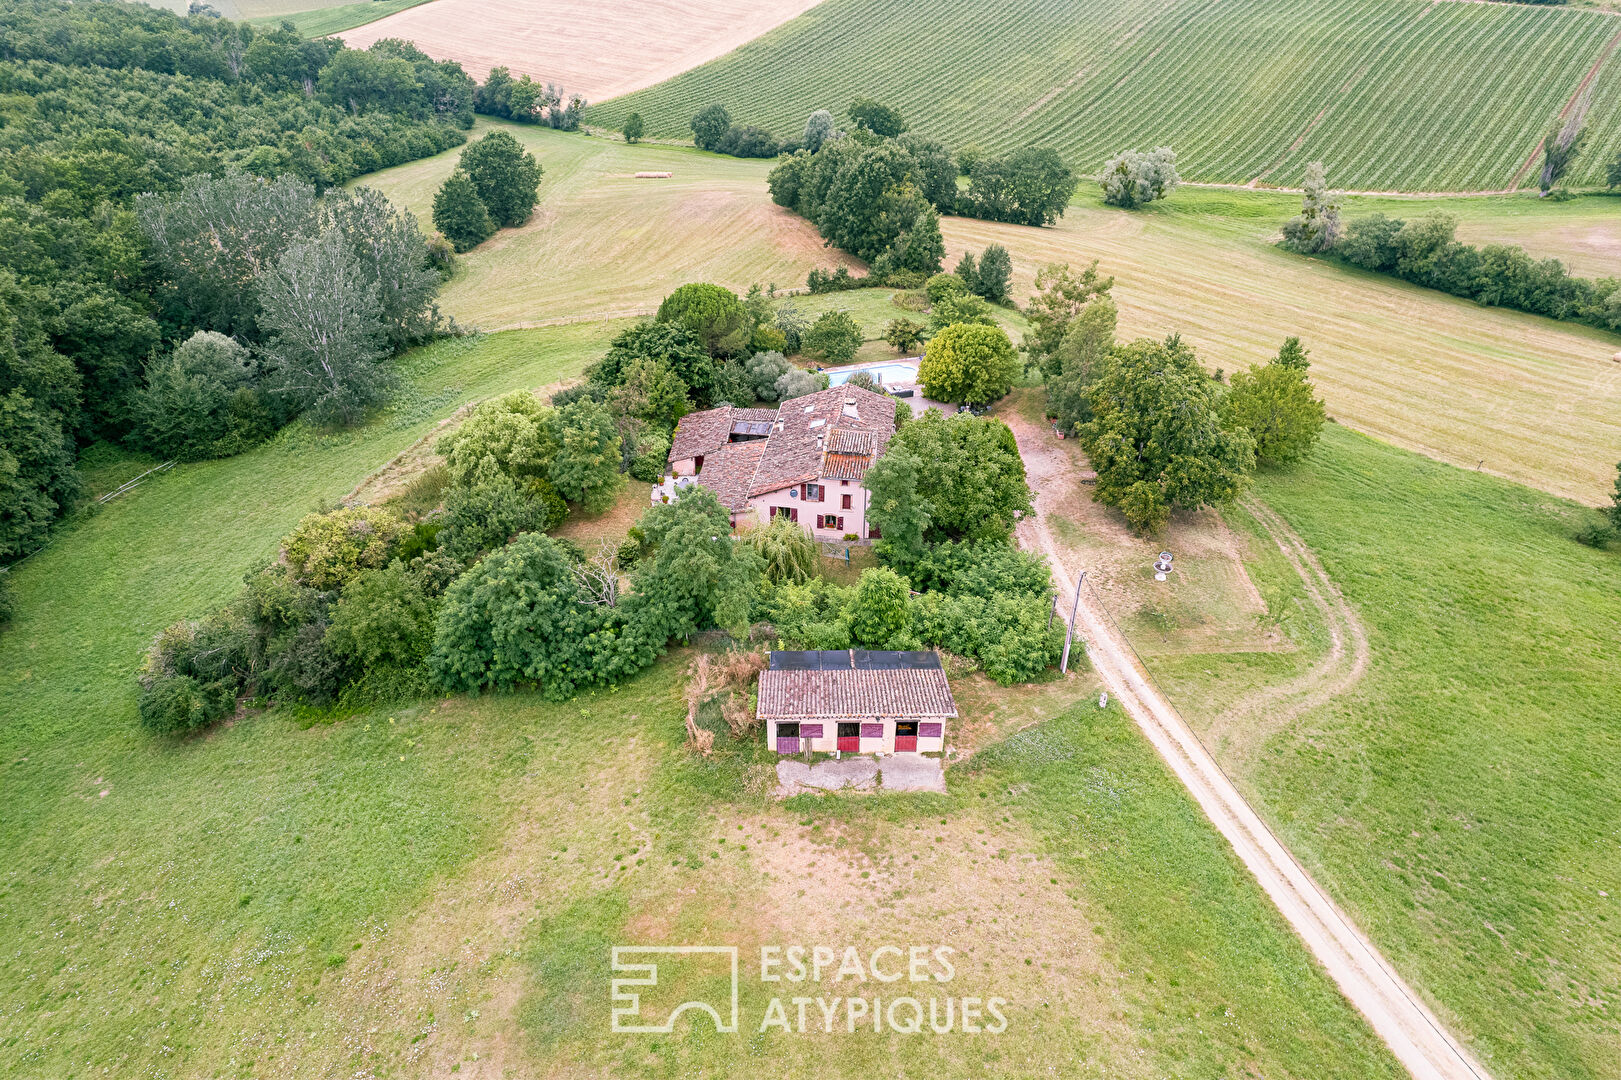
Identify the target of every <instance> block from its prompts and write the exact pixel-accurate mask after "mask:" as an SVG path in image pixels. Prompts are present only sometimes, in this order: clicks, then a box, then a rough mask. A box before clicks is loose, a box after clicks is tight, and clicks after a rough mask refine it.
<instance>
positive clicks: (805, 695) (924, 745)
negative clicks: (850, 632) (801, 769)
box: [758, 649, 957, 754]
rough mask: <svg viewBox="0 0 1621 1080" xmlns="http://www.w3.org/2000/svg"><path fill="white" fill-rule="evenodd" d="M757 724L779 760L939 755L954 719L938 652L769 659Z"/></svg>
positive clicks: (847, 652) (819, 653) (849, 652)
mask: <svg viewBox="0 0 1621 1080" xmlns="http://www.w3.org/2000/svg"><path fill="white" fill-rule="evenodd" d="M758 715H759V718H760V719H761V720H762V721H763V722H764V727H765V737H766V744H767V745H768V746H771V747H774V748H775V749H776V751H777V753H779V754H797V753H801V752H803V751H811V750H821V751H827V752H830V753H831V752H833V751H835V750H837V751H846V752H849V753H859V754H904V753H927V752H930V751H934V752H939V751H941V750H943V749H945V738H946V721H947V720H950V719H954V718H955V717H956V715H957V703H956V702H955V701H953V700H952V697H951V687H950V685H949V684H947V682H946V673H945V671H944V670H943V669H942V668H941V667H940V654H939V653H935V652H868V651H866V650H863V649H840V650H815V651H809V652H773V653H772V654H771V657H770V661H769V663H768V665H767V667H766V670H765V671H762V672H761V673H760V704H759V709H758Z"/></svg>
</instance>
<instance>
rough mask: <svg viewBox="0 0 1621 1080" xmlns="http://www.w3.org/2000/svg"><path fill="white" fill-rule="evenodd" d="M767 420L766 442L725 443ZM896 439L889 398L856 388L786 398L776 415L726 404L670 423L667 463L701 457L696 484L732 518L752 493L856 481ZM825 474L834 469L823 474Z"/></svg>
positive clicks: (742, 507) (838, 388) (829, 390)
mask: <svg viewBox="0 0 1621 1080" xmlns="http://www.w3.org/2000/svg"><path fill="white" fill-rule="evenodd" d="M767 422H769V425H770V426H769V431H770V434H769V435H767V436H766V437H765V438H764V439H757V440H753V441H748V442H730V441H729V440H730V438H731V436H732V434H733V432H734V431H736V430H737V427H736V426H737V425H739V424H750V425H752V424H763V423H767ZM739 433H740V434H749V433H752V432H751V431H749V430H745V431H743V432H739ZM894 434H895V401H894V399H893V398H891V397H889V396H888V395H887V394H875V393H873V392H872V391H871V390H863V389H861V388H860V387H856V386H834V387H829V388H828V389H826V390H818V391H817V392H816V393H814V394H806V395H805V396H804V397H797V398H790V399H789V400H787V401H785V402H783V403H782V404H781V405H780V406H778V407H777V408H775V409H737V408H733V407H731V406H729V405H727V406H722V407H721V408H718V409H706V410H704V411H703V412H695V413H688V414H687V415H686V416H683V417H682V418H681V422H680V423H679V424H677V425H676V429H675V438H674V439H672V440H671V445H670V460H671V461H672V462H675V461H681V460H683V459H686V458H693V457H697V456H698V455H699V454H703V455H704V468H703V471H702V472H701V473H699V474H698V482H699V483H701V484H703V485H704V486H705V487H707V488H709V489H710V490H711V491H714V492H715V494H716V496H717V497H719V499H720V501H721V502H722V503H723V504H724V505H725V506H727V507H728V508H730V509H731V510H733V511H734V512H735V511H739V510H742V509H744V508H745V507H747V505H748V500H749V499H750V498H751V497H753V496H755V495H763V494H765V493H766V492H768V491H777V490H779V489H781V488H785V487H788V486H789V485H791V484H798V483H802V482H804V481H806V480H815V479H816V478H818V477H821V476H827V477H831V478H833V479H838V480H859V479H861V478H862V477H863V476H865V475H867V470H868V469H869V468H871V467H872V463H873V462H874V461H876V460H877V459H878V456H879V455H881V454H882V453H883V452H884V446H885V445H886V444H888V442H889V440H890V437H891V436H893V435H894ZM745 447H747V448H749V449H748V450H747V451H746V452H745V451H744V448H745ZM830 469H835V470H838V471H826V470H830Z"/></svg>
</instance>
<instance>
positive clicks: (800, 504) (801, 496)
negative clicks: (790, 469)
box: [735, 477, 872, 540]
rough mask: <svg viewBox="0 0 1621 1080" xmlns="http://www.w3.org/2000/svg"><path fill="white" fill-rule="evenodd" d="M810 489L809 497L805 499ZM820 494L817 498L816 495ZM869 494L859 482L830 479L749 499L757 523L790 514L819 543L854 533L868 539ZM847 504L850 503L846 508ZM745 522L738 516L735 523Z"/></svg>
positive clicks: (744, 517)
mask: <svg viewBox="0 0 1621 1080" xmlns="http://www.w3.org/2000/svg"><path fill="white" fill-rule="evenodd" d="M807 488H809V489H810V490H809V494H810V495H811V496H812V497H811V498H806V494H807V491H806V489H807ZM818 494H820V496H821V497H820V499H818V498H816V497H815V496H816V495H818ZM871 497H872V496H871V494H870V493H869V492H868V491H867V489H866V488H864V487H862V486H861V481H859V480H833V479H829V478H827V477H822V478H821V479H818V480H815V481H811V482H810V483H808V484H795V485H793V486H791V487H786V488H782V489H780V490H777V491H768V492H766V493H765V494H763V495H756V496H754V497H753V498H751V499H750V500H749V509H750V510H752V511H753V514H754V517H755V519H756V523H757V524H761V525H763V524H765V523H766V521H767V520H769V519H770V517H771V516H772V515H773V514H781V513H784V512H786V511H792V512H793V513H792V514H791V515H790V516H793V517H796V518H797V520H798V522H799V525H800V527H801V528H803V529H805V530H807V531H808V532H810V534H811V535H812V536H814V537H816V539H818V540H842V539H844V537H845V535H846V534H850V533H853V534H854V535H855V537H856V539H858V540H866V539H869V537H868V536H867V502H868V500H869V499H870V498H871ZM846 502H848V503H849V505H848V506H846V505H845V504H846ZM747 520H748V514H747V513H744V514H739V515H738V516H737V521H736V522H735V523H742V522H744V521H747Z"/></svg>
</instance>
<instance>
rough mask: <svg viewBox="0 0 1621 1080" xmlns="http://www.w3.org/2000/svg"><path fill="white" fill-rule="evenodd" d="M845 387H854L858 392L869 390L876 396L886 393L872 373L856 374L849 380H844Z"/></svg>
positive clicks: (860, 372)
mask: <svg viewBox="0 0 1621 1080" xmlns="http://www.w3.org/2000/svg"><path fill="white" fill-rule="evenodd" d="M844 385H845V386H853V387H855V388H856V389H858V390H868V391H871V392H872V393H874V394H881V393H883V392H884V389H883V387H881V386H879V385H878V380H877V379H875V378H873V377H872V372H870V371H858V372H856V373H855V374H854V375H851V376H850V377H849V378H848V379H845V380H844Z"/></svg>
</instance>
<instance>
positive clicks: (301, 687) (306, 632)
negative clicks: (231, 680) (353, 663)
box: [265, 621, 349, 705]
mask: <svg viewBox="0 0 1621 1080" xmlns="http://www.w3.org/2000/svg"><path fill="white" fill-rule="evenodd" d="M326 632H327V627H326V623H325V622H319V621H318V622H311V623H305V624H304V625H303V626H300V627H299V628H298V629H297V630H295V631H293V633H292V634H291V635H290V636H288V637H286V638H283V639H281V640H280V641H278V642H277V643H276V645H275V647H274V649H273V651H272V653H271V656H270V663H269V665H268V667H267V668H266V669H265V682H266V683H267V684H268V686H269V688H270V691H271V692H272V693H273V694H275V696H276V697H277V698H279V699H283V700H288V701H303V702H307V703H308V704H311V705H328V704H331V703H332V701H333V700H334V699H335V698H337V696H338V691H339V690H341V689H343V684H344V682H345V680H346V678H347V677H348V674H349V667H348V665H347V664H345V663H344V661H343V659H342V658H341V657H339V656H338V655H337V654H336V653H334V652H333V651H332V650H331V649H330V648H328V647H327V640H326Z"/></svg>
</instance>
